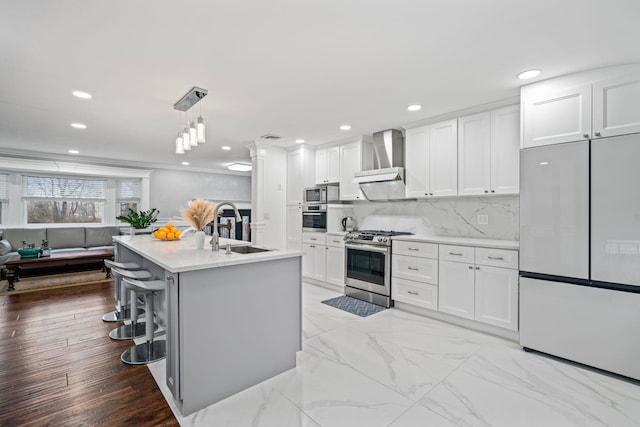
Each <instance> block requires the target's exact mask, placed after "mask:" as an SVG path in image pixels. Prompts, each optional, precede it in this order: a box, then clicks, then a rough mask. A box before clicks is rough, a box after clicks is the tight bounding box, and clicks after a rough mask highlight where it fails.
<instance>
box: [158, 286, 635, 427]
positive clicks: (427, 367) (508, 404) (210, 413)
mask: <svg viewBox="0 0 640 427" xmlns="http://www.w3.org/2000/svg"><path fill="white" fill-rule="evenodd" d="M303 286H304V288H303V338H304V340H303V351H301V352H299V353H298V361H297V367H296V368H295V369H292V370H290V371H287V372H285V373H283V374H281V375H278V376H276V377H274V378H271V379H269V380H267V381H264V382H262V383H260V384H258V385H256V386H254V387H251V388H249V389H247V390H245V391H243V392H240V393H238V394H236V395H234V396H231V397H229V398H227V399H225V400H223V401H221V402H218V403H216V404H214V405H211V406H209V407H207V408H205V409H203V410H201V411H198V412H197V413H194V414H191V415H189V416H187V417H182V416H181V415H180V413H179V411H178V410H177V409H176V407H175V405H174V403H173V399H172V398H171V397H170V393H169V390H168V389H167V387H166V385H165V362H164V361H159V362H156V363H153V364H150V365H149V369H150V371H151V373H152V374H153V376H154V378H155V379H156V381H157V382H158V384H159V385H160V388H161V390H162V392H163V394H164V395H165V397H166V398H167V401H168V402H169V405H170V406H171V407H172V409H173V411H174V413H175V414H176V417H177V419H178V421H179V422H180V424H181V425H182V426H234V427H241V426H256V427H257V426H274V427H285V426H291V427H294V426H323V427H334V426H335V427H338V426H345V427H346V426H348V427H360V426H363V427H376V426H389V427H414V426H445V427H449V426H450V427H455V426H483V427H486V426H509V427H518V426H545V427H555V426H558V427H565V426H566V427H570V426H580V427H584V426H607V427H614V426H615V427H624V426H640V384H638V383H636V382H631V381H625V380H622V379H619V378H616V377H612V376H608V375H604V374H602V373H599V372H595V371H593V370H589V369H584V368H581V367H579V366H575V365H573V364H570V363H566V362H562V361H558V360H555V359H552V358H549V357H544V356H541V355H537V354H533V353H526V352H524V351H522V349H521V348H520V346H518V345H517V344H516V343H513V342H509V341H505V340H503V339H500V338H496V337H493V336H490V335H485V334H482V333H478V332H475V331H470V330H467V329H464V328H460V327H457V326H453V325H449V324H446V323H442V322H439V321H436V320H432V319H428V318H425V317H421V316H417V315H414V314H411V313H407V312H404V311H401V310H397V309H390V310H385V311H383V312H380V313H377V314H374V315H372V316H369V317H366V318H361V317H358V316H355V315H353V314H350V313H346V312H343V311H341V310H338V309H336V308H333V307H330V306H327V305H326V304H322V303H321V302H320V301H322V300H324V299H327V298H332V297H335V296H338V295H339V294H338V293H336V292H333V291H331V290H328V289H324V288H321V287H317V286H314V285H310V284H304V285H303Z"/></svg>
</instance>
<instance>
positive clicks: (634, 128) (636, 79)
mask: <svg viewBox="0 0 640 427" xmlns="http://www.w3.org/2000/svg"><path fill="white" fill-rule="evenodd" d="M636 132H640V74H635V75H632V76H625V77H622V78H618V79H615V80H609V81H607V82H600V83H596V84H594V85H593V135H594V136H595V137H601V136H616V135H624V134H628V133H636Z"/></svg>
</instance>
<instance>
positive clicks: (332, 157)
mask: <svg viewBox="0 0 640 427" xmlns="http://www.w3.org/2000/svg"><path fill="white" fill-rule="evenodd" d="M326 173H327V176H326V178H327V182H328V183H336V182H340V147H337V146H336V147H330V148H327V172H326Z"/></svg>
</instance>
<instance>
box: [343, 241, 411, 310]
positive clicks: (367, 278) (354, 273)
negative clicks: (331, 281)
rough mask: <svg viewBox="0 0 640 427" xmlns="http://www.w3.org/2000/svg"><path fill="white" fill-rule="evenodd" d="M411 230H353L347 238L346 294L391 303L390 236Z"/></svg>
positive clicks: (377, 302) (365, 299)
mask: <svg viewBox="0 0 640 427" xmlns="http://www.w3.org/2000/svg"><path fill="white" fill-rule="evenodd" d="M406 234H411V233H406V232H398V231H382V230H364V231H353V232H350V233H347V234H346V235H345V236H344V240H345V273H344V275H345V280H344V282H345V284H346V286H345V289H344V292H345V295H348V296H351V297H353V298H357V299H360V300H363V301H368V302H371V303H373V304H377V305H381V306H384V307H391V303H392V301H391V237H392V236H399V235H406Z"/></svg>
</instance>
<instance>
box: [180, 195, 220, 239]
mask: <svg viewBox="0 0 640 427" xmlns="http://www.w3.org/2000/svg"><path fill="white" fill-rule="evenodd" d="M214 209H215V207H214V205H213V203H211V202H210V201H208V200H202V199H197V200H189V206H187V207H186V208H183V209H182V210H181V213H182V217H183V218H184V219H186V220H187V222H188V223H189V224H191V227H193V228H194V229H195V230H196V231H201V230H203V229H204V227H205V226H206V225H207V224H209V223H210V222H211V221H213V211H214Z"/></svg>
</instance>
